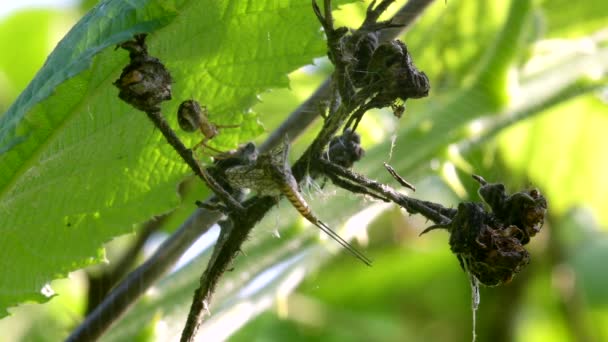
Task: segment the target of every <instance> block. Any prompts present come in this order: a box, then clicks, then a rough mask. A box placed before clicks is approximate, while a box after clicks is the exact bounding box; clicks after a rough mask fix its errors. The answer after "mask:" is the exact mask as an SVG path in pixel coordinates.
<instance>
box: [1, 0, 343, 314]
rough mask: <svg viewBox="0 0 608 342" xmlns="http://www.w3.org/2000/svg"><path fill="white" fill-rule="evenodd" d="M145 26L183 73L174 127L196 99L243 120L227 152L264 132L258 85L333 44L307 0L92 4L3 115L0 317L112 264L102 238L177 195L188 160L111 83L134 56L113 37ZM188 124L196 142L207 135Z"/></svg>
mask: <svg viewBox="0 0 608 342" xmlns="http://www.w3.org/2000/svg"><path fill="white" fill-rule="evenodd" d="M343 2H346V1H343ZM141 32H148V33H149V36H148V40H147V43H148V46H149V51H150V54H151V55H153V56H155V57H158V58H159V59H161V60H162V61H163V62H164V63H165V65H166V66H167V68H168V69H169V71H170V72H171V73H172V76H173V78H174V80H175V83H174V84H173V100H171V101H169V102H166V103H165V104H164V105H163V108H162V111H163V114H164V115H165V117H166V118H167V120H168V121H169V123H170V124H171V125H172V127H174V128H177V127H178V126H177V123H176V118H175V113H176V110H177V106H178V105H179V103H180V102H181V101H183V100H186V99H189V98H195V99H197V100H199V101H200V102H201V103H202V104H204V105H206V106H207V107H208V109H209V112H210V118H211V120H212V121H214V122H216V123H219V124H222V123H224V124H240V125H241V126H240V127H239V128H237V129H226V130H223V131H222V132H221V133H220V135H219V136H218V137H217V139H214V146H215V147H216V148H219V149H228V148H232V147H234V146H235V145H236V144H237V143H238V142H242V141H246V140H249V139H251V138H253V137H255V136H257V135H258V134H260V133H261V131H262V129H261V127H260V125H259V123H258V120H257V116H256V115H254V114H253V113H250V112H249V108H250V107H251V106H252V105H253V104H254V103H255V102H256V96H257V94H259V93H260V92H262V91H264V90H266V89H269V88H274V87H286V86H288V79H287V76H286V74H287V73H288V72H289V71H291V70H294V69H295V68H297V67H299V66H302V65H305V64H307V63H310V62H311V61H312V58H313V57H318V56H321V55H323V54H325V43H324V40H323V36H322V32H321V31H320V30H319V25H318V23H317V21H316V19H315V17H314V15H313V14H312V11H311V10H310V3H309V2H307V1H300V0H293V1H287V0H286V1H255V2H252V1H236V0H206V1H186V0H181V1H180V0H174V1H160V0H158V1H153V0H131V1H122V0H121V1H111V0H109V1H103V2H101V3H100V4H99V5H98V6H96V7H95V8H94V9H93V10H92V11H91V12H89V13H88V14H87V15H86V16H85V17H84V18H83V19H82V20H81V21H80V22H79V23H78V24H77V25H76V26H75V27H74V28H73V29H72V30H71V31H70V33H69V34H68V35H67V36H66V37H65V38H64V39H63V40H62V41H61V42H60V43H59V45H58V46H57V48H56V49H55V51H54V52H53V53H52V54H51V55H50V56H49V58H48V60H47V61H46V63H45V65H44V67H43V68H42V69H41V70H40V71H39V72H38V74H37V76H36V78H35V79H34V80H33V81H32V82H31V83H30V85H29V86H28V87H27V89H26V90H25V91H24V92H23V93H22V94H21V95H20V97H19V98H18V99H17V101H16V102H15V103H14V104H13V105H12V106H11V107H10V109H9V110H8V112H7V113H5V114H4V115H3V116H2V117H0V151H1V153H0V170H2V172H1V173H0V227H1V228H0V269H2V277H0V317H2V316H5V315H7V314H8V312H7V310H6V309H7V308H8V307H11V306H15V305H17V304H18V303H21V302H24V301H37V302H44V301H47V300H48V297H47V296H45V295H43V294H41V292H40V291H41V289H42V288H43V286H44V285H45V284H47V283H48V282H50V281H51V280H52V279H55V278H60V277H65V276H66V275H67V273H68V272H70V271H72V270H75V269H78V268H81V267H84V266H87V265H90V264H94V263H98V262H100V261H102V260H103V259H104V253H103V249H102V248H101V246H102V244H103V243H104V242H106V241H108V240H110V239H111V238H112V237H114V236H117V235H120V234H124V233H128V232H131V231H132V230H133V226H134V225H135V224H137V223H139V222H142V221H145V220H146V219H148V218H150V217H151V216H153V215H155V214H159V213H163V212H167V211H169V210H171V209H173V208H174V207H176V206H177V204H178V203H179V197H178V195H177V192H176V186H177V184H178V183H179V181H180V180H181V179H183V177H184V176H185V175H187V174H189V170H188V168H187V166H186V165H185V164H184V163H183V162H182V161H181V160H180V159H179V158H178V156H177V154H176V153H175V152H174V151H173V150H172V149H171V148H170V147H169V146H168V145H167V144H166V143H165V142H164V140H163V139H162V137H161V134H160V132H158V131H157V130H155V129H154V128H153V126H152V124H151V123H149V122H148V121H147V119H146V117H145V114H144V113H141V112H138V111H137V110H135V109H134V108H132V107H130V106H128V105H127V104H125V103H123V102H121V101H120V100H119V99H118V97H117V94H118V90H117V89H116V88H115V87H114V86H113V85H112V82H113V81H114V80H115V79H116V78H117V77H118V75H119V74H120V72H121V70H122V68H123V67H124V66H125V65H126V64H127V63H128V54H127V53H126V52H125V51H123V50H115V46H116V44H117V43H119V42H122V41H125V40H128V39H130V38H131V37H132V36H133V34H135V33H141ZM178 134H180V135H181V137H182V138H183V140H184V142H185V143H186V144H189V145H192V144H194V143H196V142H198V141H199V140H200V139H201V137H200V135H196V134H192V135H188V134H185V133H181V132H179V133H178Z"/></svg>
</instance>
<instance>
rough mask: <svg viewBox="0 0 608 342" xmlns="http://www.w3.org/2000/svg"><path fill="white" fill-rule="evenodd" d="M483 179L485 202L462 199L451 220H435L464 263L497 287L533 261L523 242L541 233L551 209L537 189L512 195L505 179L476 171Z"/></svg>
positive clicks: (481, 182)
mask: <svg viewBox="0 0 608 342" xmlns="http://www.w3.org/2000/svg"><path fill="white" fill-rule="evenodd" d="M473 178H475V179H476V180H477V181H478V182H479V183H480V184H481V187H480V189H479V195H480V197H481V198H482V199H483V200H484V201H485V202H486V204H487V206H488V207H489V209H490V210H487V209H486V207H485V206H484V205H483V204H481V203H473V202H463V203H460V204H459V205H458V209H457V210H456V212H455V213H454V214H453V216H452V217H451V222H450V223H449V224H447V225H435V226H431V227H429V228H427V229H425V230H424V231H423V232H422V234H424V233H426V232H428V231H430V230H433V229H437V228H444V229H447V230H448V231H449V232H450V247H451V249H452V252H454V254H456V256H457V257H458V261H459V262H460V266H461V267H462V268H463V269H464V270H467V271H468V272H470V273H471V274H472V275H473V276H475V278H476V279H477V280H479V282H480V283H482V284H484V285H487V286H496V285H500V284H504V283H508V282H509V281H511V279H513V276H514V275H515V274H516V273H518V272H519V271H521V270H522V269H523V267H525V266H526V265H527V264H528V263H529V261H530V255H529V253H528V251H526V249H525V248H524V247H523V246H524V245H525V244H527V243H528V242H529V241H530V237H532V236H534V235H535V234H536V233H538V232H539V231H540V229H541V227H542V225H543V222H544V217H545V214H546V212H547V201H546V200H545V198H544V197H543V196H542V195H541V194H540V191H539V190H538V189H532V190H524V191H520V192H516V193H514V194H512V195H508V194H507V193H506V190H505V187H504V185H503V184H499V183H496V184H490V183H487V182H486V181H485V180H484V179H483V178H481V177H479V176H473Z"/></svg>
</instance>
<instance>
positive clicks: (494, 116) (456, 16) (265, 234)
mask: <svg viewBox="0 0 608 342" xmlns="http://www.w3.org/2000/svg"><path fill="white" fill-rule="evenodd" d="M513 1H516V2H517V1H520V2H521V3H522V4H519V5H521V6H522V7H524V11H525V13H520V14H521V16H520V17H519V21H518V25H520V26H519V27H507V29H511V30H520V31H521V32H520V33H518V34H516V35H515V36H516V38H517V39H516V40H512V39H513V37H511V38H508V39H507V40H506V41H505V42H503V45H501V47H504V46H507V45H512V48H510V50H509V51H504V52H505V54H507V55H508V56H507V57H506V63H503V64H502V67H500V68H497V69H492V68H488V67H487V65H488V64H492V63H493V62H496V61H494V60H488V58H495V57H496V56H499V57H500V56H501V53H502V51H498V53H497V52H496V51H493V49H495V48H496V46H497V44H498V40H497V37H500V35H501V32H504V31H503V30H504V29H505V20H507V17H508V13H509V4H510V3H511V2H509V1H505V2H498V1H491V2H488V1H448V2H447V4H445V3H444V2H442V1H436V2H435V3H434V4H433V5H432V6H431V7H430V8H429V9H428V10H427V11H426V12H425V13H424V15H423V16H422V18H421V19H420V20H419V21H418V22H417V23H416V24H415V25H414V26H413V28H412V29H411V30H409V31H408V33H407V34H406V35H405V36H404V37H403V40H404V41H405V42H406V43H407V44H408V47H409V49H410V51H411V53H412V55H413V57H414V60H415V62H416V64H417V65H418V66H419V68H420V69H421V70H424V71H425V72H427V74H428V75H429V77H430V79H431V84H432V87H433V88H432V92H431V95H430V96H429V98H427V99H424V100H420V101H416V102H411V103H410V102H408V109H407V111H406V115H405V116H404V118H402V119H401V121H400V122H398V123H397V122H396V120H395V119H394V118H393V117H392V114H391V113H390V112H388V111H376V112H374V113H370V114H367V115H366V117H365V119H364V122H363V124H362V125H361V127H363V128H364V131H363V132H362V134H363V137H364V141H363V143H364V145H365V146H366V147H367V148H368V154H367V157H366V158H365V159H363V160H362V161H361V162H360V164H359V165H356V167H355V168H356V169H357V171H360V172H362V173H365V174H370V175H371V176H373V177H375V178H378V179H381V180H383V181H387V182H388V181H390V179H389V177H388V176H387V175H385V174H384V173H383V171H381V161H387V160H390V162H391V164H393V165H395V166H396V168H397V170H398V171H399V172H400V173H402V175H403V176H404V177H405V178H407V179H408V180H411V181H413V182H415V183H416V185H417V187H418V192H417V193H416V194H415V196H416V197H417V198H422V199H428V200H434V201H438V202H441V203H443V204H445V205H450V204H452V205H455V204H456V203H457V202H458V201H460V200H464V199H468V200H478V198H477V195H476V194H475V191H476V185H475V184H474V182H473V181H472V180H471V179H470V177H469V175H470V173H472V172H474V173H476V174H481V175H483V176H484V177H485V178H486V179H487V180H490V181H500V182H503V183H505V184H506V185H507V188H508V189H510V190H517V189H520V188H522V187H527V186H535V187H539V188H540V189H541V191H542V192H543V193H544V194H545V195H546V196H547V198H548V201H549V206H550V214H549V217H548V219H547V222H546V225H545V227H544V229H543V231H542V233H541V234H540V235H539V236H538V237H537V238H536V239H535V240H534V241H533V242H532V244H531V245H530V250H531V254H532V262H531V264H530V265H529V266H528V268H526V269H525V270H524V271H523V272H522V273H521V274H519V275H518V277H516V278H515V280H514V281H513V282H512V283H510V284H508V285H506V286H503V287H499V288H483V289H482V291H481V306H480V308H479V311H478V317H477V334H478V338H479V340H480V341H526V342H527V341H605V340H608V328H607V327H608V297H607V294H606V291H605V289H606V288H607V287H608V277H606V272H605V271H604V264H603V262H604V260H605V259H606V257H608V255H606V254H607V253H608V236H607V234H606V226H607V225H608V204H607V199H606V197H605V196H604V194H605V193H606V192H607V191H608V180H607V179H608V178H606V177H605V176H604V174H603V172H604V170H606V169H608V165H605V164H606V163H608V162H607V161H606V158H604V157H603V155H604V154H605V152H604V150H605V146H608V141H606V139H607V138H606V136H607V135H606V134H605V131H607V130H608V116H607V113H608V106H607V105H606V96H605V92H606V90H605V88H604V90H603V91H604V95H602V93H601V89H602V88H599V87H596V86H595V85H596V84H602V83H603V84H606V79H607V76H606V75H607V73H606V70H607V68H608V66H607V65H606V63H605V60H607V58H606V56H607V53H606V51H607V50H608V39H607V38H606V33H605V32H606V30H608V26H606V23H607V22H608V14H607V13H608V4H606V3H605V1H599V0H594V1H587V2H577V3H573V2H570V1H534V2H527V1H522V0H513ZM524 2H525V3H527V4H528V5H530V7H529V8H525V7H526V4H523V3H524ZM395 7H396V6H395ZM364 9H365V4H362V3H357V4H353V5H349V6H348V7H346V8H344V9H343V10H342V11H340V12H338V13H337V15H338V16H340V15H342V16H341V17H339V20H340V22H349V19H352V18H361V17H362V13H363V11H364ZM511 14H513V13H511ZM515 15H517V13H515ZM10 20H12V19H6V20H5V22H4V23H0V27H2V26H1V25H6V23H7V22H10ZM28 20H29V19H28ZM31 20H33V19H31ZM19 22H23V23H26V22H27V20H25V19H24V20H23V21H22V20H19ZM351 24H352V23H351ZM15 25H16V24H15ZM602 29H603V30H604V31H600V30H602ZM3 31H4V30H0V35H1V34H2V32H3ZM602 32H603V33H602ZM507 36H508V35H507ZM36 39H42V38H39V37H38V38H36ZM509 39H511V40H509ZM548 39H550V40H548ZM0 41H1V42H3V43H4V40H3V39H0ZM7 44H8V43H7ZM21 44H23V42H21ZM34 45H36V46H39V45H38V44H34ZM11 48H14V45H11ZM3 51H6V50H3ZM32 51H33V50H32ZM47 52H48V50H47V51H46V52H44V51H42V52H41V51H38V52H37V53H32V56H23V58H27V60H28V61H30V60H31V61H32V63H36V61H37V63H38V64H37V65H36V64H34V66H32V67H29V66H28V67H27V68H25V69H24V70H19V71H15V72H24V74H23V75H21V76H18V75H15V76H11V80H12V79H13V77H14V79H15V80H18V79H21V80H22V83H18V82H19V81H14V82H16V83H15V84H14V85H12V84H13V83H11V87H13V88H10V87H7V88H6V89H8V90H7V91H5V92H2V91H0V93H2V94H7V95H3V96H5V97H6V99H9V100H7V101H10V99H11V96H14V95H15V94H16V93H17V92H19V91H20V89H22V88H23V86H24V85H25V83H26V82H27V80H28V79H30V78H31V77H32V76H33V71H35V70H37V68H38V67H39V66H40V61H42V60H43V59H44V54H45V53H47ZM23 60H25V59H21V62H22V63H23ZM577 61H584V63H582V65H580V64H576V62H577ZM534 62H536V64H535V63H534ZM28 63H29V62H28ZM318 63H319V64H320V67H317V68H310V67H308V68H306V69H305V70H300V71H296V72H294V73H292V74H290V81H291V84H290V89H289V90H286V89H273V90H272V91H270V92H266V93H263V94H261V99H262V102H261V103H259V104H257V105H256V106H255V107H254V111H255V112H258V113H260V119H261V120H262V121H263V122H264V124H265V127H266V129H267V130H268V131H271V130H272V129H273V128H274V127H276V126H277V125H278V124H279V123H280V122H281V121H282V119H283V118H284V117H285V116H286V115H287V114H288V113H289V112H290V111H291V110H292V109H293V108H295V107H296V106H297V105H298V104H299V103H300V102H301V101H302V100H303V99H305V98H306V97H307V96H308V95H309V94H310V92H312V91H313V90H314V89H315V87H316V85H318V84H319V83H320V82H321V81H322V80H323V79H324V78H325V77H326V76H327V75H328V73H329V72H330V70H331V69H330V68H328V67H327V62H326V61H318ZM1 66H2V68H3V72H4V73H5V74H7V75H8V70H9V69H11V68H10V67H8V68H7V67H5V66H4V64H2V65H1ZM587 67H590V68H589V69H590V70H589V72H587V69H586V68H587ZM26 69H27V70H30V73H29V74H26V73H25V70H26ZM5 70H6V71H5ZM32 70H33V71H32ZM488 70H490V71H492V70H493V72H495V73H494V74H492V73H489V74H488V73H487V72H488ZM594 70H595V71H594ZM483 72H486V74H485V75H484V74H483ZM569 72H578V74H577V75H578V76H576V78H575V80H576V81H580V82H571V83H572V84H574V86H573V87H571V88H568V89H566V90H564V91H561V90H559V89H558V90H555V88H554V85H555V84H559V82H560V81H562V80H564V79H566V78H567V77H568V73H569ZM501 73H502V74H501ZM28 75H29V76H28ZM494 76H495V77H494ZM20 77H21V78H20ZM24 79H25V81H23V80H24ZM581 80H582V81H581ZM11 82H13V81H11ZM589 84H592V85H593V86H591V87H588V85H589ZM525 85H539V87H538V88H540V89H541V90H546V91H547V92H551V91H553V93H552V94H553V95H555V98H556V99H555V100H552V101H545V102H542V101H541V103H540V105H538V106H531V107H530V108H531V109H530V108H529V109H528V111H521V110H520V111H518V107H517V106H518V105H519V104H520V102H522V101H523V102H526V101H528V102H530V101H533V100H535V99H537V97H535V96H530V94H532V95H535V94H542V91H539V92H538V93H533V92H532V90H535V89H537V88H534V87H529V88H525V87H524V86H525ZM0 86H1V85H0ZM11 89H14V90H11ZM518 89H519V92H518ZM522 89H523V90H524V91H522ZM551 89H553V90H551ZM587 89H595V90H587ZM598 89H600V90H598ZM0 90H1V89H0ZM11 91H12V93H11ZM11 94H13V95H11ZM602 96H603V97H602ZM0 100H2V99H1V98H0ZM6 103H8V102H6ZM528 104H529V103H528ZM524 107H525V103H524ZM0 108H2V107H1V106H0ZM4 108H6V107H4ZM471 121H474V122H475V123H474V124H471ZM317 124H318V123H317ZM493 125H496V126H497V127H498V128H497V129H495V130H492V127H494V126H493ZM478 127H482V129H481V130H479V129H478ZM365 129H367V130H365ZM312 130H314V129H311V131H312ZM387 132H388V133H387ZM393 133H395V134H397V139H396V147H395V149H394V150H391V148H390V142H388V140H390V138H391V135H392V134H393ZM312 136H314V132H308V133H307V134H306V135H305V136H303V137H302V138H301V139H300V140H299V141H298V143H297V144H296V146H295V148H294V152H293V153H294V155H297V153H298V151H302V150H303V148H305V146H306V144H307V143H308V142H309V141H310V139H311V138H312ZM262 138H263V137H262ZM380 141H384V142H383V143H380V144H378V145H376V143H378V142H380ZM391 152H392V153H393V154H392V159H391V157H389V155H390V154H389V153H391ZM292 157H293V156H292ZM194 187H195V188H196V185H194ZM309 191H310V192H311V193H312V197H316V201H313V202H312V206H313V208H314V209H315V211H316V212H317V214H318V215H319V216H320V217H322V218H324V219H325V218H328V221H329V222H328V223H331V224H332V225H333V226H339V225H340V223H343V222H344V221H346V220H347V219H348V218H349V217H350V216H352V215H354V214H356V213H357V212H358V211H360V210H363V209H365V208H368V207H369V206H370V204H371V203H370V202H366V201H362V200H360V199H355V198H353V196H350V195H348V194H345V193H344V192H342V191H340V190H337V192H336V193H334V194H332V192H335V191H336V190H335V188H333V187H331V186H330V185H329V184H328V185H327V186H326V187H325V188H324V189H323V190H322V193H319V192H315V190H309ZM185 196H186V197H185V198H186V200H184V203H187V204H189V203H191V202H192V199H194V198H200V197H201V196H203V193H201V192H200V190H197V191H187V192H186V195H185ZM190 210H191V209H190V206H189V205H184V206H182V207H180V208H178V213H177V214H175V215H173V217H171V218H170V220H169V221H168V222H169V223H167V225H166V228H167V230H169V231H170V230H172V229H174V228H175V227H176V226H177V225H178V224H179V222H181V221H182V220H183V217H186V216H187V215H188V213H189V212H190ZM292 210H293V209H291V208H288V207H287V206H285V205H282V206H281V208H279V209H278V210H276V211H273V212H272V213H271V214H270V215H268V217H267V218H266V219H265V220H264V222H263V223H262V224H261V225H260V227H258V228H256V230H254V235H253V236H252V238H251V241H250V242H249V243H248V244H247V245H246V246H245V247H246V249H245V252H246V255H242V256H240V257H239V259H238V260H237V263H236V265H235V271H233V272H230V274H227V275H226V279H225V280H224V282H223V286H222V288H220V289H218V293H217V294H216V297H215V301H214V303H213V305H212V307H211V313H212V318H213V320H210V321H209V322H208V323H209V328H208V329H209V331H207V332H206V331H205V328H206V327H205V326H204V327H203V331H202V332H201V333H203V334H205V333H209V334H211V333H212V332H213V329H214V327H217V328H215V329H224V330H225V331H224V333H225V334H227V335H226V336H229V335H230V333H231V332H232V331H233V330H236V333H235V334H234V335H233V336H232V337H231V340H234V341H282V340H290V341H291V340H295V341H310V340H315V341H316V340H323V341H369V340H377V341H427V340H438V341H469V340H470V339H471V330H472V320H471V317H472V316H471V303H470V288H469V285H468V282H467V278H466V276H465V274H464V273H463V272H462V271H461V270H460V268H459V266H458V262H457V260H456V258H455V257H454V256H453V255H452V254H451V253H450V252H449V247H448V244H447V234H445V233H433V234H429V235H425V236H424V237H418V236H417V234H418V233H419V232H420V231H421V230H422V228H424V227H425V226H426V223H425V222H424V221H423V220H420V219H419V218H417V217H408V216H407V214H404V213H403V212H402V211H400V210H397V209H394V208H393V209H388V210H381V212H382V213H381V214H379V215H378V216H376V218H375V219H373V222H371V224H370V226H369V228H368V234H367V235H368V239H369V245H368V247H367V250H366V253H367V254H368V255H370V256H372V257H373V259H374V267H373V268H372V269H366V268H363V267H362V266H361V265H359V264H358V263H356V262H354V261H353V260H352V258H350V257H348V256H347V255H344V254H341V255H340V256H339V257H334V258H332V259H331V261H328V259H329V255H330V254H329V253H327V251H326V249H327V247H333V246H331V242H329V243H327V244H321V245H319V243H318V242H317V241H316V239H315V238H314V236H313V235H312V233H311V230H312V229H313V228H311V227H308V226H307V227H302V224H301V222H299V221H297V222H294V218H295V216H296V215H295V214H294V212H293V211H292ZM336 213H340V214H339V215H336ZM329 218H331V219H329ZM275 229H279V230H280V235H281V239H277V238H275V237H274V236H273V233H274V230H275ZM362 241H365V239H362ZM290 242H291V244H290ZM328 245H329V246H328ZM110 248H112V246H110ZM117 254H118V255H119V254H120V253H117ZM208 254H209V251H208V250H207V251H206V253H204V254H203V255H202V256H200V257H199V258H197V259H195V260H194V262H193V263H192V264H190V265H188V266H186V267H185V268H183V269H181V270H179V271H178V272H176V273H174V274H172V275H171V276H170V277H168V278H167V279H165V280H163V281H162V282H160V283H159V284H158V286H157V287H156V289H155V290H154V291H152V293H151V294H149V295H147V296H146V297H145V298H144V299H143V300H142V301H140V302H139V303H138V304H137V305H136V306H135V307H134V308H133V310H132V311H131V312H130V313H128V314H127V315H126V316H125V318H124V319H123V320H122V321H121V322H120V323H119V324H117V325H116V326H115V327H114V328H113V329H111V331H110V332H109V335H108V336H106V337H105V339H106V340H111V341H118V340H121V341H122V340H124V341H127V340H132V339H134V338H138V339H139V340H142V341H143V340H166V339H168V338H170V337H175V336H177V335H176V334H179V331H180V329H181V327H182V324H183V323H182V322H183V318H184V315H185V314H186V312H187V308H188V306H189V300H190V298H191V293H192V290H193V289H194V287H195V286H196V282H197V278H198V274H200V272H202V269H203V267H204V265H205V264H206V260H207V259H206V258H208ZM110 260H112V259H110ZM284 263H285V264H284ZM283 265H287V266H284V267H283ZM272 270H275V271H277V274H276V275H275V276H274V278H271V279H270V280H269V281H268V282H267V283H265V285H264V286H261V287H260V288H258V289H257V290H256V291H253V290H252V291H249V292H247V291H244V289H247V288H248V286H251V285H252V283H254V281H255V280H256V279H257V280H259V279H261V278H257V277H261V276H262V275H264V274H267V273H265V272H269V271H272ZM311 270H312V271H311ZM299 272H304V274H305V275H306V277H305V278H304V279H305V280H303V282H302V283H301V284H300V285H299V286H298V287H297V290H296V291H295V293H292V294H291V295H290V296H288V297H286V295H287V294H289V293H291V292H292V291H293V289H292V287H294V286H296V285H297V284H299V282H300V281H301V280H302V279H301V278H298V275H299V274H300V273H299ZM294 277H295V279H300V280H298V281H296V282H295V285H294V283H293V281H292V279H294ZM288 285H289V286H291V287H289V286H288ZM64 286H65V288H63V287H64ZM85 287H86V286H85V280H84V275H83V274H78V275H76V276H75V280H72V281H70V282H67V281H62V283H59V282H57V281H55V282H54V283H53V288H54V289H55V290H56V291H57V292H58V293H60V294H61V295H60V296H59V297H58V298H55V299H54V300H52V301H51V302H50V303H48V304H45V305H37V306H22V307H20V308H17V309H16V310H15V311H14V316H13V317H9V318H6V319H3V320H2V321H0V331H3V332H4V331H10V332H11V334H8V335H6V336H0V340H6V341H12V340H28V341H31V340H40V341H43V340H49V339H50V340H54V339H56V338H57V339H60V338H62V337H65V336H66V335H67V333H68V332H69V330H70V329H71V328H73V327H74V325H75V324H77V322H78V321H79V320H80V318H79V315H81V312H82V307H83V306H84V305H83V297H84V295H83V292H84V291H85V290H84V289H85ZM286 288H287V290H286ZM268 308H271V310H267V309H268ZM237 317H238V318H237ZM150 320H151V321H150ZM49 327H53V329H52V330H53V331H54V332H56V333H57V335H56V336H57V337H56V338H55V337H54V336H51V335H48V334H46V333H45V332H47V331H48V330H49ZM209 336H212V335H209Z"/></svg>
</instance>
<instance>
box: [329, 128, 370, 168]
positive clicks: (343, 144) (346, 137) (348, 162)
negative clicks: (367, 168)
mask: <svg viewBox="0 0 608 342" xmlns="http://www.w3.org/2000/svg"><path fill="white" fill-rule="evenodd" d="M364 154H365V150H363V148H362V147H361V137H360V136H359V134H358V133H357V132H353V131H352V130H351V129H350V128H347V129H346V130H345V131H344V132H343V133H342V135H339V136H335V137H333V138H332V139H331V141H330V142H329V149H328V151H327V158H328V160H329V161H331V162H332V163H335V164H338V165H340V166H342V167H345V168H347V169H348V168H351V167H352V166H353V164H354V163H355V162H357V161H359V160H361V158H362V157H363V155H364Z"/></svg>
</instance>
